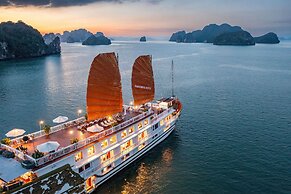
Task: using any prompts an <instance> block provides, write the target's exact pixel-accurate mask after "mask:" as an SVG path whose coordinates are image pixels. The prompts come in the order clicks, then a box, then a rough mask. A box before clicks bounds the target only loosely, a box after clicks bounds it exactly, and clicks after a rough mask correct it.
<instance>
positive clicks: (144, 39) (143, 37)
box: [139, 36, 147, 42]
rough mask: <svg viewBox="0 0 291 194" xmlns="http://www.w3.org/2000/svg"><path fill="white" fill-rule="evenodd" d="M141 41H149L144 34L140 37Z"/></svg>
mask: <svg viewBox="0 0 291 194" xmlns="http://www.w3.org/2000/svg"><path fill="white" fill-rule="evenodd" d="M139 41H140V42H146V41H147V38H146V37H145V36H142V37H140V39H139Z"/></svg>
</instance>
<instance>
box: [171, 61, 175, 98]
mask: <svg viewBox="0 0 291 194" xmlns="http://www.w3.org/2000/svg"><path fill="white" fill-rule="evenodd" d="M171 70H172V97H174V96H175V95H174V60H172V68H171Z"/></svg>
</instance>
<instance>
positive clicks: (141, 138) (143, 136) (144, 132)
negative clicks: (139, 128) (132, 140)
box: [138, 131, 147, 141]
mask: <svg viewBox="0 0 291 194" xmlns="http://www.w3.org/2000/svg"><path fill="white" fill-rule="evenodd" d="M146 137H147V131H143V132H142V133H141V134H139V135H138V141H141V140H143V139H144V138H146Z"/></svg>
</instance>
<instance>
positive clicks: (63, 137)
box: [14, 127, 96, 155]
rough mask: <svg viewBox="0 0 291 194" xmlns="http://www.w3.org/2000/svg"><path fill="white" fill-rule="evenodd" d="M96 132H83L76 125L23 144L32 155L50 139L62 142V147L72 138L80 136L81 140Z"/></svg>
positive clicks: (68, 143) (69, 142)
mask: <svg viewBox="0 0 291 194" xmlns="http://www.w3.org/2000/svg"><path fill="white" fill-rule="evenodd" d="M94 134H96V133H91V132H88V131H85V132H81V131H80V130H77V128H76V127H71V128H66V129H63V130H60V131H57V132H54V133H52V134H50V135H48V136H43V137H39V138H36V139H34V140H31V141H29V142H28V143H23V144H22V146H23V147H26V148H27V152H28V154H29V155H32V153H34V150H35V149H36V147H37V146H38V145H40V144H42V143H45V142H48V141H57V142H58V143H59V144H60V147H59V149H60V148H62V147H67V146H68V145H70V144H71V140H72V139H75V138H78V140H79V141H81V140H83V139H86V138H87V137H90V136H92V135H94ZM18 146H20V145H15V146H14V147H18Z"/></svg>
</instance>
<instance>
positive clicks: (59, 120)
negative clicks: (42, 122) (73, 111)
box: [53, 116, 69, 123]
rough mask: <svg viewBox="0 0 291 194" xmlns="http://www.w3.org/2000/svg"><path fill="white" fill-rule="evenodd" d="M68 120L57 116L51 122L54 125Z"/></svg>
mask: <svg viewBox="0 0 291 194" xmlns="http://www.w3.org/2000/svg"><path fill="white" fill-rule="evenodd" d="M68 119H69V118H68V117H65V116H58V117H57V118H55V119H54V120H53V122H54V123H63V122H66V121H67V120H68Z"/></svg>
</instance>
